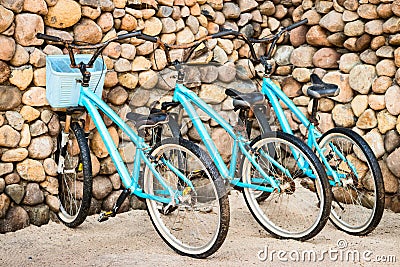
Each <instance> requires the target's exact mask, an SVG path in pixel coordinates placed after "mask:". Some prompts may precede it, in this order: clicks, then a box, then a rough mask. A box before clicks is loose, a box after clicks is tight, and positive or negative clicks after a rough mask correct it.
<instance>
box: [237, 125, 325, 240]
mask: <svg viewBox="0 0 400 267" xmlns="http://www.w3.org/2000/svg"><path fill="white" fill-rule="evenodd" d="M264 135H265V137H263V138H261V136H259V137H257V138H256V139H254V140H253V141H252V142H251V144H250V146H251V148H252V150H251V151H253V155H254V156H258V155H257V154H261V153H259V151H260V150H261V149H262V148H264V149H267V150H268V151H267V152H268V154H269V156H272V153H275V154H276V155H273V156H274V160H276V161H277V162H278V161H279V163H280V164H281V165H283V164H284V163H285V162H286V163H288V165H287V166H285V168H286V170H287V172H289V173H290V176H292V178H290V176H289V175H286V176H285V173H284V172H283V171H282V170H280V169H279V168H278V167H276V165H274V164H271V163H270V161H266V160H262V158H261V157H257V158H256V159H255V160H256V161H258V164H259V165H260V166H261V167H262V168H263V171H264V172H265V173H266V174H267V175H269V176H273V177H275V178H276V180H278V181H279V182H280V183H281V185H282V186H281V190H282V191H281V192H277V191H273V192H271V193H268V196H267V197H265V195H264V198H263V199H261V200H260V199H259V193H258V191H259V190H255V189H250V188H247V187H244V188H243V196H244V199H245V202H246V205H247V207H248V208H249V210H250V212H251V213H252V215H253V217H254V218H255V219H256V221H257V222H258V223H259V224H260V225H261V226H263V228H264V229H266V230H267V231H268V232H269V233H270V234H272V235H273V236H275V237H277V238H281V239H295V240H299V241H305V240H307V239H310V238H312V237H314V236H315V235H317V234H318V233H319V232H320V231H321V230H322V229H323V227H324V226H325V224H326V222H327V220H328V217H329V214H330V209H331V206H330V205H331V201H332V199H331V191H330V187H329V182H328V178H327V176H326V173H325V170H324V168H323V165H322V164H321V162H320V161H319V159H318V158H317V156H316V155H315V154H314V153H313V152H312V150H311V149H310V148H309V147H308V146H307V145H306V144H304V143H303V142H302V141H300V140H299V139H298V138H296V137H294V136H292V135H289V134H286V133H282V132H270V133H265V134H264ZM271 146H273V147H274V150H273V151H272V150H271ZM293 151H296V153H298V154H296V155H301V157H302V158H303V159H304V160H305V162H307V164H308V166H309V168H308V169H309V170H311V171H312V173H313V174H314V175H315V178H313V179H311V178H308V177H306V176H305V175H304V174H303V171H302V170H301V169H300V168H299V165H298V164H296V163H297V160H296V159H295V157H293V154H294V152H293ZM291 157H293V158H291ZM242 158H243V161H242V171H241V173H242V181H243V182H244V183H249V184H252V185H256V186H259V185H265V184H263V183H261V182H257V180H260V178H258V179H257V178H256V177H260V176H261V175H260V174H258V173H257V171H254V170H253V167H254V166H253V164H252V163H251V162H250V161H249V159H248V158H247V157H242ZM298 158H299V157H298ZM257 174H258V175H257ZM252 177H254V178H255V179H254V180H253V179H252ZM253 181H254V182H253ZM260 183H261V184H260ZM284 188H286V189H284ZM300 213H301V214H300Z"/></svg>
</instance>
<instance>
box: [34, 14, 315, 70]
mask: <svg viewBox="0 0 400 267" xmlns="http://www.w3.org/2000/svg"><path fill="white" fill-rule="evenodd" d="M307 22H308V20H307V19H303V20H300V21H298V22H296V23H294V24H292V25H289V26H287V27H285V28H282V29H281V30H280V31H279V32H278V33H276V34H275V35H271V36H269V37H266V38H261V39H257V38H247V37H246V35H244V34H243V33H241V32H238V31H234V30H224V31H221V32H218V33H214V34H211V35H208V36H205V37H203V38H200V39H199V40H197V41H194V42H191V43H188V44H178V45H169V44H166V43H163V42H161V41H160V39H159V38H157V37H154V36H151V35H147V34H144V33H142V32H141V31H134V32H130V33H125V34H121V35H118V36H116V37H114V38H111V39H109V40H108V41H106V42H103V43H100V44H94V45H78V44H74V43H73V41H69V40H64V39H62V38H60V37H58V36H52V35H47V34H43V33H37V34H36V38H38V39H43V40H48V41H53V42H61V43H63V44H64V45H65V47H66V48H67V49H68V52H69V56H70V59H71V67H73V68H78V67H79V66H77V65H76V63H75V58H74V54H73V51H72V49H73V48H76V49H97V51H96V52H95V53H94V54H93V56H92V58H91V59H90V60H89V62H88V63H87V64H86V65H87V66H88V67H91V66H92V65H93V63H94V61H95V60H96V58H97V57H98V56H99V55H100V53H101V52H102V51H103V50H104V48H105V47H106V46H107V45H108V44H109V43H110V42H112V41H116V40H123V39H127V38H132V37H135V38H138V39H142V40H145V41H149V42H153V43H157V44H159V45H160V47H161V48H162V49H163V50H164V51H165V54H166V57H167V62H168V64H169V65H171V64H172V63H171V58H170V54H169V50H171V49H185V48H191V50H190V51H189V53H188V56H187V57H186V60H187V59H188V58H189V57H190V55H191V54H192V53H193V52H194V50H195V49H196V48H197V47H198V46H199V45H200V44H202V43H203V42H204V41H206V40H210V39H215V38H221V37H225V36H235V37H236V38H241V39H242V40H244V41H245V42H246V43H247V44H248V45H249V48H250V52H251V56H252V57H253V59H254V60H257V61H258V60H259V59H258V58H257V56H256V53H255V51H254V48H253V44H254V43H272V45H271V47H270V48H269V50H268V53H267V57H269V56H270V55H271V52H272V49H273V47H274V46H275V45H276V42H277V41H278V39H279V37H280V36H281V35H282V34H283V33H285V32H288V31H291V30H292V29H294V28H297V27H299V26H301V25H303V24H306V23H307ZM186 60H183V62H185V61H186Z"/></svg>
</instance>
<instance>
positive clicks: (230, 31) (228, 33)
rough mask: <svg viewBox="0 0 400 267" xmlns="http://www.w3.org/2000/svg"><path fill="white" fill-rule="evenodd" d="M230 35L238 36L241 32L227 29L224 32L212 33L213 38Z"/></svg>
mask: <svg viewBox="0 0 400 267" xmlns="http://www.w3.org/2000/svg"><path fill="white" fill-rule="evenodd" d="M228 35H235V36H238V35H239V32H237V31H233V30H225V31H222V32H217V33H214V34H211V38H213V39H214V38H220V37H224V36H228Z"/></svg>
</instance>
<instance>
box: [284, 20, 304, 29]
mask: <svg viewBox="0 0 400 267" xmlns="http://www.w3.org/2000/svg"><path fill="white" fill-rule="evenodd" d="M307 22H308V19H303V20H300V21H298V22H296V23H293V24H292V25H289V26H287V27H286V30H287V31H291V30H293V29H294V28H297V27H299V26H301V25H303V24H306V23H307Z"/></svg>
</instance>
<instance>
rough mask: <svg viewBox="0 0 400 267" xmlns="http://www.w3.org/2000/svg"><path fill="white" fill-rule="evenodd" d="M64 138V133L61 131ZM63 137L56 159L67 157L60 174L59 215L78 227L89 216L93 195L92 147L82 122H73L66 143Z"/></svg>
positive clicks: (57, 160) (58, 143)
mask: <svg viewBox="0 0 400 267" xmlns="http://www.w3.org/2000/svg"><path fill="white" fill-rule="evenodd" d="M60 138H61V133H60ZM60 138H59V140H58V142H57V145H58V150H57V153H56V162H57V164H58V163H59V161H60V160H62V159H64V168H63V170H62V173H59V174H58V184H59V185H58V199H59V201H60V211H59V212H58V214H57V215H58V218H59V219H60V220H61V221H62V222H63V223H64V224H65V225H67V226H68V227H76V226H78V225H79V224H81V223H82V222H83V221H84V220H85V219H86V217H87V215H88V211H89V208H90V201H91V195H92V173H91V169H92V166H91V161H90V154H89V148H88V144H87V141H86V138H85V136H84V132H83V130H82V128H81V127H80V126H79V124H78V123H72V124H71V128H70V131H69V135H68V140H67V143H66V145H65V146H64V147H63V148H61V143H60V142H61V139H60Z"/></svg>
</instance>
